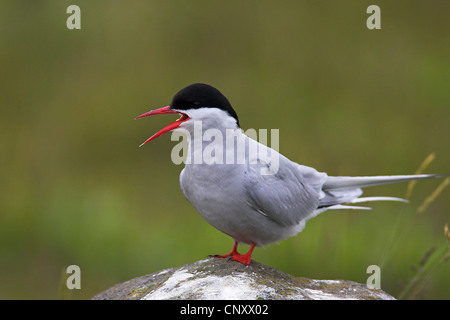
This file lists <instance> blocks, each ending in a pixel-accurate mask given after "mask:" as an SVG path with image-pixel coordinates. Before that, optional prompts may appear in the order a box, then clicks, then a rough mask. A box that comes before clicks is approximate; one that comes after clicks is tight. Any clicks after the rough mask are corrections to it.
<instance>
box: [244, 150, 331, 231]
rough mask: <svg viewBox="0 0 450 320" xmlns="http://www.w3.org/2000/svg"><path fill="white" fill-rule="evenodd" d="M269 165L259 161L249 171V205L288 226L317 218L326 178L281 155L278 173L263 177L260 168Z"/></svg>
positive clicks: (324, 175)
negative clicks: (316, 213) (316, 214)
mask: <svg viewBox="0 0 450 320" xmlns="http://www.w3.org/2000/svg"><path fill="white" fill-rule="evenodd" d="M267 165H268V164H267V163H264V162H258V164H255V165H250V166H249V168H248V171H247V173H246V177H245V183H244V188H245V193H246V199H247V202H248V204H249V205H250V206H251V207H252V208H253V209H255V210H256V211H258V212H259V213H261V214H262V215H264V216H266V217H268V218H270V219H272V220H274V221H276V222H277V223H279V224H281V225H286V226H290V225H295V224H298V223H299V222H300V221H302V220H305V219H309V218H311V217H312V216H314V211H315V210H316V209H317V207H318V205H319V198H320V195H321V191H320V190H321V187H322V184H323V183H324V181H325V180H326V178H327V175H326V174H325V173H320V172H318V171H316V170H315V169H313V168H310V167H305V166H301V165H299V164H297V163H294V162H292V161H290V160H289V159H287V158H285V157H283V156H282V155H280V162H279V167H278V171H277V172H276V173H274V174H270V175H261V174H260V169H261V167H262V166H267ZM269 165H270V164H269Z"/></svg>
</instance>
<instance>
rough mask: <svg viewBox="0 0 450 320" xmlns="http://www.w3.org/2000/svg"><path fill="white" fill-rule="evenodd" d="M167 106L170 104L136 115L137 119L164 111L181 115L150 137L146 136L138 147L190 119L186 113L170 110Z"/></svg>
mask: <svg viewBox="0 0 450 320" xmlns="http://www.w3.org/2000/svg"><path fill="white" fill-rule="evenodd" d="M169 107H170V106H167V107H164V108H159V109H155V110H150V111H149V112H146V113H144V114H141V115H140V116H139V117H136V119H139V118H144V117H148V116H153V115H155V114H165V113H178V114H181V117H180V118H179V119H178V120H177V121H175V122H174V123H171V124H169V125H168V126H167V127H165V128H164V129H161V130H159V131H158V132H157V133H155V134H154V135H152V136H151V137H150V138H148V139H147V140H146V141H144V142H143V143H142V144H141V145H140V146H139V147H142V146H143V145H144V144H146V143H147V142H149V141H152V140H153V139H155V138H158V137H159V136H162V135H163V134H164V133H166V132H169V131H172V130H173V129H176V128H178V127H179V126H180V124H182V123H183V122H185V121H187V120H189V119H190V118H189V117H188V116H187V115H186V114H184V113H182V112H179V111H175V110H170V109H169Z"/></svg>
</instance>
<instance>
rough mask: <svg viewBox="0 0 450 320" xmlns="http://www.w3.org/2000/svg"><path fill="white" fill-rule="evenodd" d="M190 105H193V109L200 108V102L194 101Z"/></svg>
mask: <svg viewBox="0 0 450 320" xmlns="http://www.w3.org/2000/svg"><path fill="white" fill-rule="evenodd" d="M192 105H193V106H194V107H200V102H198V101H195V102H194V103H193V104H192Z"/></svg>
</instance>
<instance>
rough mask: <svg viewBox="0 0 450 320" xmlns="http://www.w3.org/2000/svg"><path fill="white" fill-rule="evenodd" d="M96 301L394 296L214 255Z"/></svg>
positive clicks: (140, 280)
mask: <svg viewBox="0 0 450 320" xmlns="http://www.w3.org/2000/svg"><path fill="white" fill-rule="evenodd" d="M92 299H93V300H111V299H119V300H137V299H141V300H166V299H177V300H180V299H182V300H184V299H186V300H218V299H222V300H230V299H233V300H237V299H246V300H261V299H262V300H305V299H306V300H330V299H333V300H334V299H336V300H341V299H356V300H367V299H370V300H394V297H392V296H390V295H389V294H387V293H385V292H383V291H382V290H376V289H368V288H367V287H366V285H364V284H360V283H356V282H352V281H346V280H313V279H307V278H299V277H293V276H291V275H289V274H287V273H284V272H282V271H279V270H277V269H274V268H271V267H268V266H265V265H263V264H261V263H258V262H255V261H252V262H251V263H250V265H249V266H244V265H243V264H241V263H238V262H234V261H227V260H226V259H216V258H210V259H207V260H201V261H197V262H195V263H192V264H187V265H184V266H182V267H180V268H171V269H166V270H162V271H159V272H155V273H152V274H149V275H146V276H142V277H138V278H135V279H132V280H129V281H126V282H124V283H121V284H118V285H115V286H114V287H112V288H110V289H108V290H106V291H104V292H102V293H100V294H98V295H96V296H94V297H93V298H92Z"/></svg>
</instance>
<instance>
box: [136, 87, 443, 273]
mask: <svg viewBox="0 0 450 320" xmlns="http://www.w3.org/2000/svg"><path fill="white" fill-rule="evenodd" d="M157 114H179V115H181V117H180V118H179V119H178V120H176V121H175V122H174V123H172V124H170V125H168V126H167V127H165V128H164V129H162V130H160V131H158V132H157V133H155V134H154V135H153V136H151V137H150V138H149V139H147V140H146V141H145V142H144V143H142V144H141V146H142V145H144V144H145V143H147V142H149V141H151V140H153V139H155V138H157V137H159V136H161V135H163V134H164V133H167V132H169V131H172V130H182V131H184V132H185V133H186V134H187V136H188V144H189V152H188V156H187V159H186V163H185V167H184V169H183V170H182V172H181V174H180V185H181V190H182V192H183V194H184V196H185V197H186V199H187V200H188V201H189V202H190V203H191V204H192V205H193V206H194V208H195V209H196V210H197V211H198V212H199V213H200V215H201V216H202V217H203V218H204V219H205V220H206V221H207V222H208V223H209V224H211V225H212V226H213V227H215V228H216V229H218V230H220V231H222V232H224V233H225V234H227V235H229V236H230V237H232V238H233V239H234V245H233V249H232V251H231V252H230V253H229V254H225V255H214V256H213V257H218V258H229V259H230V260H235V261H238V262H241V263H243V264H245V265H248V264H250V261H251V254H252V252H253V249H254V247H255V246H263V245H267V244H269V243H273V242H278V241H280V240H283V239H286V238H288V237H291V236H294V235H296V234H297V233H299V232H300V231H302V230H303V228H304V227H305V223H306V221H307V220H308V219H311V218H313V217H315V216H316V215H318V214H319V213H321V212H324V211H325V210H333V209H370V208H367V207H360V206H353V205H352V204H355V203H360V202H366V201H379V200H394V201H405V200H403V199H399V198H392V197H360V196H361V195H362V190H361V188H363V187H370V186H376V185H381V184H388V183H398V182H406V181H411V180H420V179H429V178H438V177H442V176H444V175H433V174H421V175H396V176H368V177H346V176H338V177H333V176H328V175H327V174H326V173H324V172H319V171H317V170H316V169H314V168H311V167H308V166H304V165H300V164H297V163H295V162H293V161H291V160H289V159H288V158H286V157H285V156H283V155H282V154H280V153H278V152H277V151H275V150H273V149H271V148H269V147H266V146H265V145H263V144H260V143H259V142H257V141H255V140H253V139H251V138H250V137H248V136H247V135H245V134H244V133H243V132H242V130H241V129H240V126H239V120H238V116H237V114H236V112H235V111H234V109H233V107H232V106H231V104H230V102H229V101H228V99H227V98H226V97H225V96H224V95H223V94H222V93H221V92H219V91H218V90H217V89H216V88H214V87H212V86H210V85H207V84H202V83H195V84H192V85H189V86H187V87H185V88H184V89H182V90H180V91H179V92H178V93H177V94H175V96H174V97H173V99H172V102H171V103H170V105H169V106H167V107H163V108H159V109H156V110H151V111H148V112H146V113H144V114H142V115H140V116H138V117H137V118H136V119H138V118H143V117H147V116H151V115H157ZM196 123H197V124H199V123H200V124H201V126H200V128H201V130H198V129H196V128H195V127H196ZM197 128H198V126H197ZM210 129H215V132H216V133H220V134H221V136H222V137H226V136H227V134H228V131H232V132H233V135H232V138H233V141H232V142H235V143H228V142H226V143H225V142H224V143H220V144H216V146H215V149H214V150H215V152H210V156H211V157H212V159H209V161H196V159H200V160H202V159H203V158H202V157H203V156H204V153H205V151H206V148H208V145H209V144H208V143H205V138H204V134H205V133H206V132H207V130H210ZM228 136H229V135H228ZM228 136H227V137H228ZM216 140H217V137H216ZM209 141H211V142H210V144H212V143H213V141H212V139H209ZM215 142H217V141H215ZM239 145H243V146H244V148H242V149H239V150H241V151H239V150H238V146H239ZM217 146H218V147H217ZM242 150H243V151H242ZM209 151H210V150H209ZM229 154H231V157H230V158H226V157H228V155H229ZM239 156H242V159H241V160H242V161H240V162H239V161H236V160H238V159H237V158H238V157H239ZM225 158H226V159H225ZM229 159H232V160H233V159H234V160H235V161H225V160H229ZM203 160H206V159H203ZM275 160H276V161H275ZM238 243H245V244H248V245H250V249H249V251H248V252H247V253H246V254H239V253H238V251H237V246H238Z"/></svg>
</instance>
